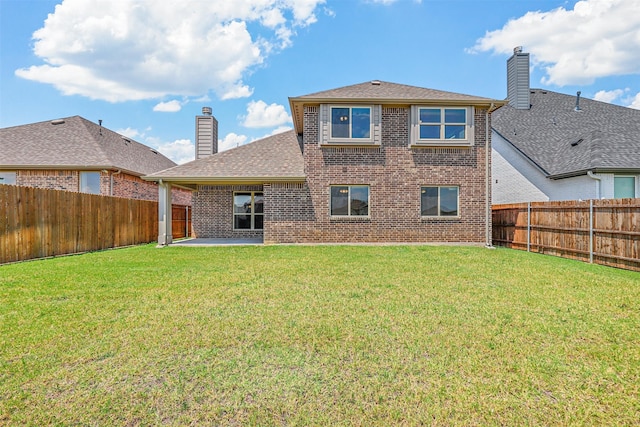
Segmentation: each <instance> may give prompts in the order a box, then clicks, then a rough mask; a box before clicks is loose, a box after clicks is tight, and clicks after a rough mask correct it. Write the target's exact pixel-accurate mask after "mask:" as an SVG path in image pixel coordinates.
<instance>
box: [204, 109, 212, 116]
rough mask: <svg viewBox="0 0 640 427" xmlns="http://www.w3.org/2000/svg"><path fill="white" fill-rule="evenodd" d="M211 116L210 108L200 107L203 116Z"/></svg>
mask: <svg viewBox="0 0 640 427" xmlns="http://www.w3.org/2000/svg"><path fill="white" fill-rule="evenodd" d="M211 114H213V110H212V109H211V107H202V115H203V116H210V115H211Z"/></svg>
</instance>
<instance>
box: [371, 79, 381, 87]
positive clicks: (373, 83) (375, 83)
mask: <svg viewBox="0 0 640 427" xmlns="http://www.w3.org/2000/svg"><path fill="white" fill-rule="evenodd" d="M371 84H372V85H374V86H380V80H371Z"/></svg>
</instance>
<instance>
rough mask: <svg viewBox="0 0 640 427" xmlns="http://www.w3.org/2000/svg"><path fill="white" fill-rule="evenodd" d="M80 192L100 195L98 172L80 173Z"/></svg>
mask: <svg viewBox="0 0 640 427" xmlns="http://www.w3.org/2000/svg"><path fill="white" fill-rule="evenodd" d="M80 192H81V193H90V194H100V172H80Z"/></svg>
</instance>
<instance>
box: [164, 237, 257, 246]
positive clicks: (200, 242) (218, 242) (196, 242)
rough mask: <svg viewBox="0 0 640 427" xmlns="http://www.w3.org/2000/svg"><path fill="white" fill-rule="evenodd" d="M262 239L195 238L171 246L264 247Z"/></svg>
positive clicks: (176, 242)
mask: <svg viewBox="0 0 640 427" xmlns="http://www.w3.org/2000/svg"><path fill="white" fill-rule="evenodd" d="M262 243H263V242H262V239H213V238H211V239H205V238H193V239H185V240H177V241H174V242H172V243H171V244H170V245H169V246H230V245H262Z"/></svg>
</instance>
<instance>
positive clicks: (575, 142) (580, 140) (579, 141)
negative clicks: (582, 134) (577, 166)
mask: <svg viewBox="0 0 640 427" xmlns="http://www.w3.org/2000/svg"><path fill="white" fill-rule="evenodd" d="M582 141H584V139H582V138H580V139H579V140H577V141H573V142H572V143H571V146H572V147H575V146H576V145H578V144H580V143H581V142H582Z"/></svg>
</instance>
